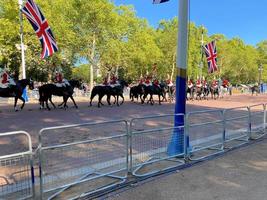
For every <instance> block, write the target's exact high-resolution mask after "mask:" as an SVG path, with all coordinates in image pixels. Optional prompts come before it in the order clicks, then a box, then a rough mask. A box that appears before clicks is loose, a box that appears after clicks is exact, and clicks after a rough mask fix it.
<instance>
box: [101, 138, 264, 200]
mask: <svg viewBox="0 0 267 200" xmlns="http://www.w3.org/2000/svg"><path fill="white" fill-rule="evenodd" d="M105 199H106V198H105ZM107 199H110V200H111V199H112V200H113V199H116V200H126V199H127V200H167V199H168V200H267V137H266V138H265V139H264V140H262V141H260V142H256V143H253V144H251V145H249V146H246V147H242V148H240V149H237V150H234V151H230V152H228V153H226V154H225V155H223V156H221V157H219V158H216V159H213V160H210V161H206V162H203V163H201V164H197V165H195V166H193V167H191V168H187V169H184V170H182V171H180V172H177V173H172V174H169V175H167V176H165V177H159V178H155V179H153V180H152V181H147V182H145V183H140V184H138V185H137V186H135V187H132V188H127V189H124V191H121V192H119V193H118V192H117V193H116V194H111V196H110V197H108V198H107Z"/></svg>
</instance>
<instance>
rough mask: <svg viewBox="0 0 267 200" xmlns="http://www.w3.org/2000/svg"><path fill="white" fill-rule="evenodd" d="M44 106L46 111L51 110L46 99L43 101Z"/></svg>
mask: <svg viewBox="0 0 267 200" xmlns="http://www.w3.org/2000/svg"><path fill="white" fill-rule="evenodd" d="M45 104H46V108H47V110H51V108H50V107H49V105H48V99H46V100H45Z"/></svg>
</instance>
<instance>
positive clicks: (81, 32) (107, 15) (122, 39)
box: [0, 0, 267, 83]
mask: <svg viewBox="0 0 267 200" xmlns="http://www.w3.org/2000/svg"><path fill="white" fill-rule="evenodd" d="M35 1H36V3H37V4H38V5H39V7H40V8H41V10H42V12H43V13H44V15H45V17H46V18H47V20H48V23H49V25H50V26H51V28H52V31H53V33H54V35H55V38H56V41H57V44H58V47H59V52H57V53H55V54H54V55H53V56H52V57H49V58H47V59H45V60H41V59H40V53H41V45H40V42H39V39H38V38H37V37H36V34H35V33H34V31H33V30H32V27H31V25H30V24H29V23H28V21H27V20H26V19H25V18H24V22H23V25H24V43H25V44H26V45H27V50H26V68H27V75H28V76H32V77H35V79H37V80H39V81H49V80H50V76H51V74H52V73H53V70H54V68H55V67H57V66H61V67H62V68H63V70H64V72H65V76H68V77H75V78H83V79H84V80H86V81H90V80H92V79H93V77H91V78H90V77H89V75H90V66H92V68H93V71H94V73H95V71H96V69H99V71H100V72H101V74H102V76H106V74H107V73H115V72H116V71H118V73H119V75H120V77H121V78H126V79H132V80H134V79H139V78H140V76H141V75H143V76H144V75H146V74H147V73H148V74H152V73H156V74H157V77H158V78H161V79H165V78H167V77H168V76H170V75H172V76H173V78H174V75H175V73H174V69H176V51H177V27H178V19H177V18H174V19H171V20H162V21H160V22H159V25H158V27H156V28H154V27H151V26H150V25H149V24H148V22H147V21H146V20H145V19H140V18H138V17H137V16H136V13H135V10H134V7H132V6H124V5H120V6H115V5H114V4H113V3H112V2H111V1H109V0H90V1H88V0H68V1H66V0H57V1H54V0H46V1H42V0H35ZM0 28H1V32H0V65H1V66H7V67H8V68H10V70H11V71H19V67H20V63H21V60H20V59H21V58H20V51H19V50H18V49H17V48H16V44H20V37H19V28H20V27H19V9H18V4H17V1H14V0H8V1H7V0H0ZM203 28H204V41H205V43H207V42H209V41H211V40H214V39H215V40H216V43H217V51H218V64H219V68H220V71H219V72H217V73H215V74H211V75H210V74H208V72H207V62H206V59H205V58H204V59H203V63H204V67H203V69H202V73H203V75H204V76H206V78H207V79H213V77H214V76H217V77H218V76H221V77H226V78H228V79H230V80H231V81H232V82H233V83H241V82H242V83H247V82H255V81H257V80H258V74H259V71H258V67H259V65H260V64H262V65H263V68H264V69H263V76H262V78H263V80H264V81H267V70H266V69H265V67H267V41H262V42H261V43H259V44H258V45H257V46H256V47H253V46H250V45H246V44H245V43H244V42H243V41H242V39H240V38H232V39H227V38H226V37H225V36H224V35H222V34H215V35H211V36H209V35H208V34H207V33H208V30H207V29H206V28H205V27H201V26H196V25H195V24H194V23H190V28H189V30H190V33H189V49H188V76H190V77H192V78H196V77H197V76H198V75H200V68H199V66H200V64H201V59H202V56H201V51H202V49H201V34H202V30H203ZM80 58H86V59H87V61H88V64H84V65H82V66H81V67H77V66H75V65H76V64H77V60H79V59H80ZM178 59H179V58H178ZM153 63H157V66H158V67H157V70H156V72H152V71H153V70H152V65H153ZM89 65H90V66H89ZM74 66H75V67H74ZM71 68H72V70H71Z"/></svg>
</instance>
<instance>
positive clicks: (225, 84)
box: [222, 79, 229, 88]
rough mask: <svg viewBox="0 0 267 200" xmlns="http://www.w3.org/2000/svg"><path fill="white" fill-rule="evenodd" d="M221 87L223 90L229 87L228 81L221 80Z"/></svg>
mask: <svg viewBox="0 0 267 200" xmlns="http://www.w3.org/2000/svg"><path fill="white" fill-rule="evenodd" d="M222 86H223V87H224V88H228V86H229V81H228V80H227V79H223V83H222Z"/></svg>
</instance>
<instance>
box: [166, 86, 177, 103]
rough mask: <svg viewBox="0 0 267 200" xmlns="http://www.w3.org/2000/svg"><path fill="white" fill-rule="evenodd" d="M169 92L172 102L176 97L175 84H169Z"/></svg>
mask: <svg viewBox="0 0 267 200" xmlns="http://www.w3.org/2000/svg"><path fill="white" fill-rule="evenodd" d="M167 93H168V99H169V102H170V103H172V102H173V101H174V99H175V86H174V85H172V86H167Z"/></svg>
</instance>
